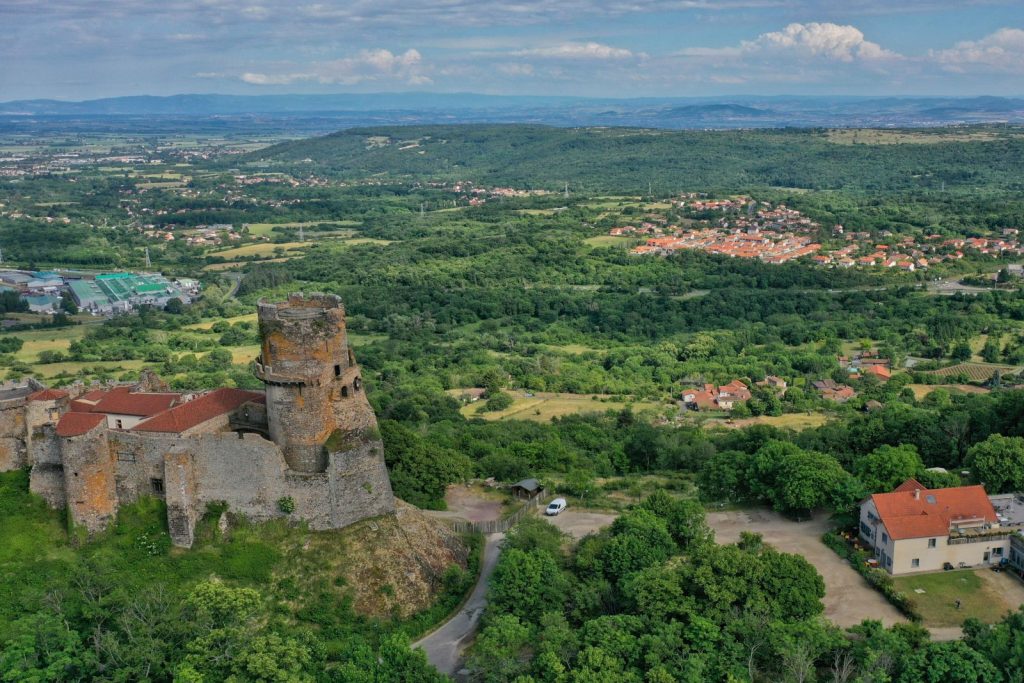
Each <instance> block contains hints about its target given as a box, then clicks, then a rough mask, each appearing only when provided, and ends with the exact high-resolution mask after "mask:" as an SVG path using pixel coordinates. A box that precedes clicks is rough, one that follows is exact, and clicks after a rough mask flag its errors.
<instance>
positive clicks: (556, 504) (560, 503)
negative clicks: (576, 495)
mask: <svg viewBox="0 0 1024 683" xmlns="http://www.w3.org/2000/svg"><path fill="white" fill-rule="evenodd" d="M565 506H566V502H565V498H555V499H554V500H553V501H551V502H550V503H548V506H547V507H546V508H544V514H545V515H547V516H548V517H554V516H555V515H557V514H558V513H560V512H561V511H562V510H564V509H565Z"/></svg>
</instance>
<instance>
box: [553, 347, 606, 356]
mask: <svg viewBox="0 0 1024 683" xmlns="http://www.w3.org/2000/svg"><path fill="white" fill-rule="evenodd" d="M541 347H542V348H544V349H546V350H549V351H559V352H561V353H573V354H576V355H579V354H583V353H607V352H608V351H607V350H606V349H596V348H594V347H592V346H584V345H583V344H542V345H541Z"/></svg>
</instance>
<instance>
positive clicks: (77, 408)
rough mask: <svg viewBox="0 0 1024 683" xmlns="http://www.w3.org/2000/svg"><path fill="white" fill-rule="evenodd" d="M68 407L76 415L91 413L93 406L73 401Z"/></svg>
mask: <svg viewBox="0 0 1024 683" xmlns="http://www.w3.org/2000/svg"><path fill="white" fill-rule="evenodd" d="M68 406H69V408H70V409H71V410H73V411H74V412H76V413H90V412H92V406H93V404H91V403H86V402H85V401H79V400H77V399H75V400H73V401H71V403H69V404H68Z"/></svg>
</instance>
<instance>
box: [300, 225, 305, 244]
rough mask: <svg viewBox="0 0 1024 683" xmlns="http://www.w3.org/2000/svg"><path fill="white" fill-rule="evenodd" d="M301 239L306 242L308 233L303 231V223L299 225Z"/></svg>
mask: <svg viewBox="0 0 1024 683" xmlns="http://www.w3.org/2000/svg"><path fill="white" fill-rule="evenodd" d="M299 241H300V242H305V241H306V233H305V232H304V231H303V229H302V226H301V225H300V226H299Z"/></svg>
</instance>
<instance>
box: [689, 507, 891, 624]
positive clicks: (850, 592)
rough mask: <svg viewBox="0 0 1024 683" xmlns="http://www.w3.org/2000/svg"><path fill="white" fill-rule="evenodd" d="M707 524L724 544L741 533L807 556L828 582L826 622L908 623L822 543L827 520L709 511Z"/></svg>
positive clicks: (758, 511)
mask: <svg viewBox="0 0 1024 683" xmlns="http://www.w3.org/2000/svg"><path fill="white" fill-rule="evenodd" d="M707 518H708V524H709V525H710V526H711V528H713V529H714V530H715V538H716V540H717V541H718V542H719V543H734V542H736V541H738V540H739V537H740V532H742V531H750V532H754V533H758V534H761V536H762V537H763V538H764V540H765V542H766V543H769V544H771V545H772V546H774V547H775V548H776V549H777V550H779V551H781V552H787V553H795V554H797V555H802V556H803V557H804V558H805V559H806V560H807V561H808V562H810V563H811V564H813V565H814V566H815V567H816V568H817V570H818V572H819V573H820V574H821V576H822V578H824V580H825V599H824V600H823V602H824V604H825V617H826V618H827V619H829V620H830V621H832V622H833V623H835V624H837V625H839V626H842V627H847V626H854V625H855V624H859V623H860V622H861V621H863V620H864V619H878V620H881V622H882V623H883V624H885V625H886V626H892V625H893V624H896V623H900V622H905V621H906V619H905V618H904V617H903V615H902V614H900V613H899V611H898V610H897V609H896V608H895V607H893V606H892V605H891V604H889V602H888V601H887V600H886V599H885V598H884V597H882V594H881V593H879V592H878V591H876V590H874V589H873V588H871V586H869V585H868V584H867V582H866V581H865V580H864V579H863V578H862V577H861V575H860V574H858V573H857V572H856V571H854V569H853V567H851V566H850V565H849V564H848V563H847V562H846V561H845V560H843V559H841V558H840V557H839V556H838V555H836V554H835V553H834V552H832V551H831V550H829V549H828V548H827V547H825V545H824V544H823V543H822V542H821V535H822V534H824V533H825V532H826V531H827V530H828V529H829V523H828V515H825V514H820V515H817V516H815V518H814V519H812V520H809V521H806V522H793V521H791V520H788V519H786V518H784V517H782V516H781V515H779V514H777V513H775V512H772V511H770V510H764V509H750V510H737V511H729V512H709V513H708V517H707Z"/></svg>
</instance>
